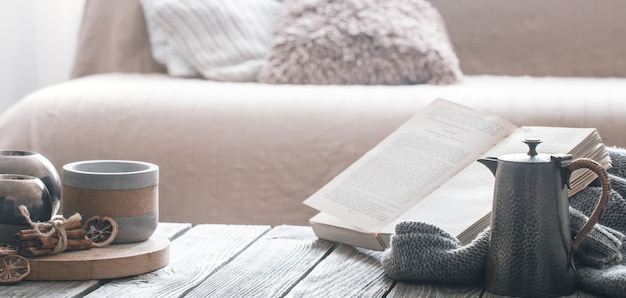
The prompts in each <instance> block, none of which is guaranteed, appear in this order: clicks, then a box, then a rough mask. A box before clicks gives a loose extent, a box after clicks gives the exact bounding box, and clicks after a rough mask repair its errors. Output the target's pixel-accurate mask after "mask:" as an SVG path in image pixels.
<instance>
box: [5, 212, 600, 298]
mask: <svg viewBox="0 0 626 298" xmlns="http://www.w3.org/2000/svg"><path fill="white" fill-rule="evenodd" d="M157 233H162V235H166V236H167V237H168V238H169V239H170V240H171V241H172V242H171V245H170V263H169V265H167V266H166V267H164V268H162V269H159V270H156V271H154V272H149V273H146V274H142V275H138V276H132V277H128V278H121V279H115V280H88V281H21V282H20V283H18V284H16V285H12V286H0V297H41V296H52V297H83V296H86V297H116V298H119V297H134V298H139V297H198V296H204V297H283V296H286V297H426V296H439V297H443V296H451V297H479V296H483V297H490V296H492V295H490V294H488V293H483V291H482V289H479V288H472V287H469V288H468V287H455V286H448V285H435V284H425V283H404V282H395V281H393V280H391V279H389V278H387V277H386V276H385V274H384V271H383V269H382V268H381V266H380V256H381V252H375V251H369V250H361V249H355V248H353V247H350V246H346V245H340V244H334V243H332V242H328V241H324V240H318V239H317V238H316V237H315V235H314V234H313V232H312V230H311V229H310V228H309V227H301V226H277V227H274V228H271V227H270V226H257V225H255V226H246V225H197V226H194V227H193V228H192V227H191V225H190V224H174V223H162V224H160V225H159V228H158V230H157ZM580 294H581V293H578V296H573V297H580V296H581V295H580ZM583 295H584V296H586V297H595V296H592V295H587V294H583Z"/></svg>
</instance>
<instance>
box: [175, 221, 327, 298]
mask: <svg viewBox="0 0 626 298" xmlns="http://www.w3.org/2000/svg"><path fill="white" fill-rule="evenodd" d="M332 247H333V244H332V243H331V242H328V241H324V240H317V238H316V237H315V235H314V234H313V231H312V230H311V228H309V227H296V226H278V227H275V228H274V229H272V230H271V231H270V232H269V233H267V234H265V235H263V237H261V238H260V239H259V240H257V241H256V242H255V243H254V244H252V245H251V246H250V247H249V248H247V249H246V250H245V251H243V252H242V253H241V254H240V255H238V256H237V257H236V258H235V259H233V260H232V261H231V262H229V263H228V264H226V265H224V267H222V268H220V269H219V270H217V271H216V272H215V273H214V274H212V275H211V276H209V278H207V279H206V280H205V281H204V282H202V284H200V285H199V286H198V287H197V288H195V289H194V290H192V291H191V292H189V293H188V295H187V296H186V297H282V296H284V294H285V293H286V292H287V291H288V290H289V289H290V288H291V287H293V285H294V284H295V283H296V282H298V281H299V280H300V279H301V278H302V277H303V276H305V275H306V274H307V273H308V271H309V270H310V268H312V267H313V266H314V265H315V264H316V263H317V262H319V261H320V259H322V258H323V257H324V256H325V255H326V254H328V253H329V252H330V250H331V249H332Z"/></svg>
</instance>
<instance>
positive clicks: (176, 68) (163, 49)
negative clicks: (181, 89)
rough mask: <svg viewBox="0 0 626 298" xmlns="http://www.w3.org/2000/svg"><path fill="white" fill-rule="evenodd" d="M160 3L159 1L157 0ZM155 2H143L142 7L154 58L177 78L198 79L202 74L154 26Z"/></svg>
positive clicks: (145, 0)
mask: <svg viewBox="0 0 626 298" xmlns="http://www.w3.org/2000/svg"><path fill="white" fill-rule="evenodd" d="M156 1H159V0H156ZM154 5H155V0H141V7H142V8H143V11H144V14H145V15H146V23H147V26H148V33H149V35H150V44H151V48H152V57H154V60H156V61H157V62H159V63H160V64H161V65H163V66H165V68H166V69H167V73H168V74H169V75H172V76H176V77H198V76H200V74H199V73H198V72H197V71H196V70H195V69H194V68H193V66H191V64H189V62H187V60H186V59H185V58H184V57H183V56H181V55H180V54H179V53H178V52H177V51H176V49H174V47H173V46H172V44H171V43H170V42H169V41H168V40H167V37H166V36H165V33H163V31H161V28H159V27H158V26H157V25H156V24H154V20H153V18H154Z"/></svg>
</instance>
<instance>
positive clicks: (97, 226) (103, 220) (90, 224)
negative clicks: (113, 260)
mask: <svg viewBox="0 0 626 298" xmlns="http://www.w3.org/2000/svg"><path fill="white" fill-rule="evenodd" d="M83 229H85V231H87V238H89V239H91V241H92V242H93V245H92V247H104V246H107V245H109V244H111V242H113V240H115V236H117V223H116V222H115V220H114V219H112V218H110V217H107V216H94V217H92V218H90V219H88V220H87V221H86V222H85V224H84V225H83Z"/></svg>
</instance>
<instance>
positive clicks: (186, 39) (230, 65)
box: [152, 0, 281, 82]
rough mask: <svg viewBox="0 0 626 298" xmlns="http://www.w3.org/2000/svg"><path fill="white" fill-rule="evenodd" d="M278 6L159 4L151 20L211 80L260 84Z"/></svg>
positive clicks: (272, 1)
mask: <svg viewBox="0 0 626 298" xmlns="http://www.w3.org/2000/svg"><path fill="white" fill-rule="evenodd" d="M280 8H281V4H280V2H279V1H277V0H211V1H198V0H177V1H168V0H158V1H157V3H155V7H154V13H153V14H152V20H153V21H154V24H155V26H157V27H158V28H159V29H160V30H162V31H163V32H164V34H165V35H166V37H167V39H168V41H169V42H170V43H171V44H172V45H173V46H174V48H175V49H176V50H177V51H178V52H179V53H180V54H181V55H182V56H183V57H184V58H185V59H186V60H187V61H189V63H191V65H193V67H194V68H195V69H196V70H197V71H198V72H200V74H201V75H202V76H203V77H204V78H206V79H210V80H217V81H234V82H247V81H255V80H256V76H257V74H258V73H259V71H260V70H261V67H262V66H263V64H264V62H265V59H264V58H265V55H266V54H267V53H268V52H269V46H270V41H271V39H272V34H273V31H274V22H275V19H276V16H277V15H278V13H279V10H280Z"/></svg>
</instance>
